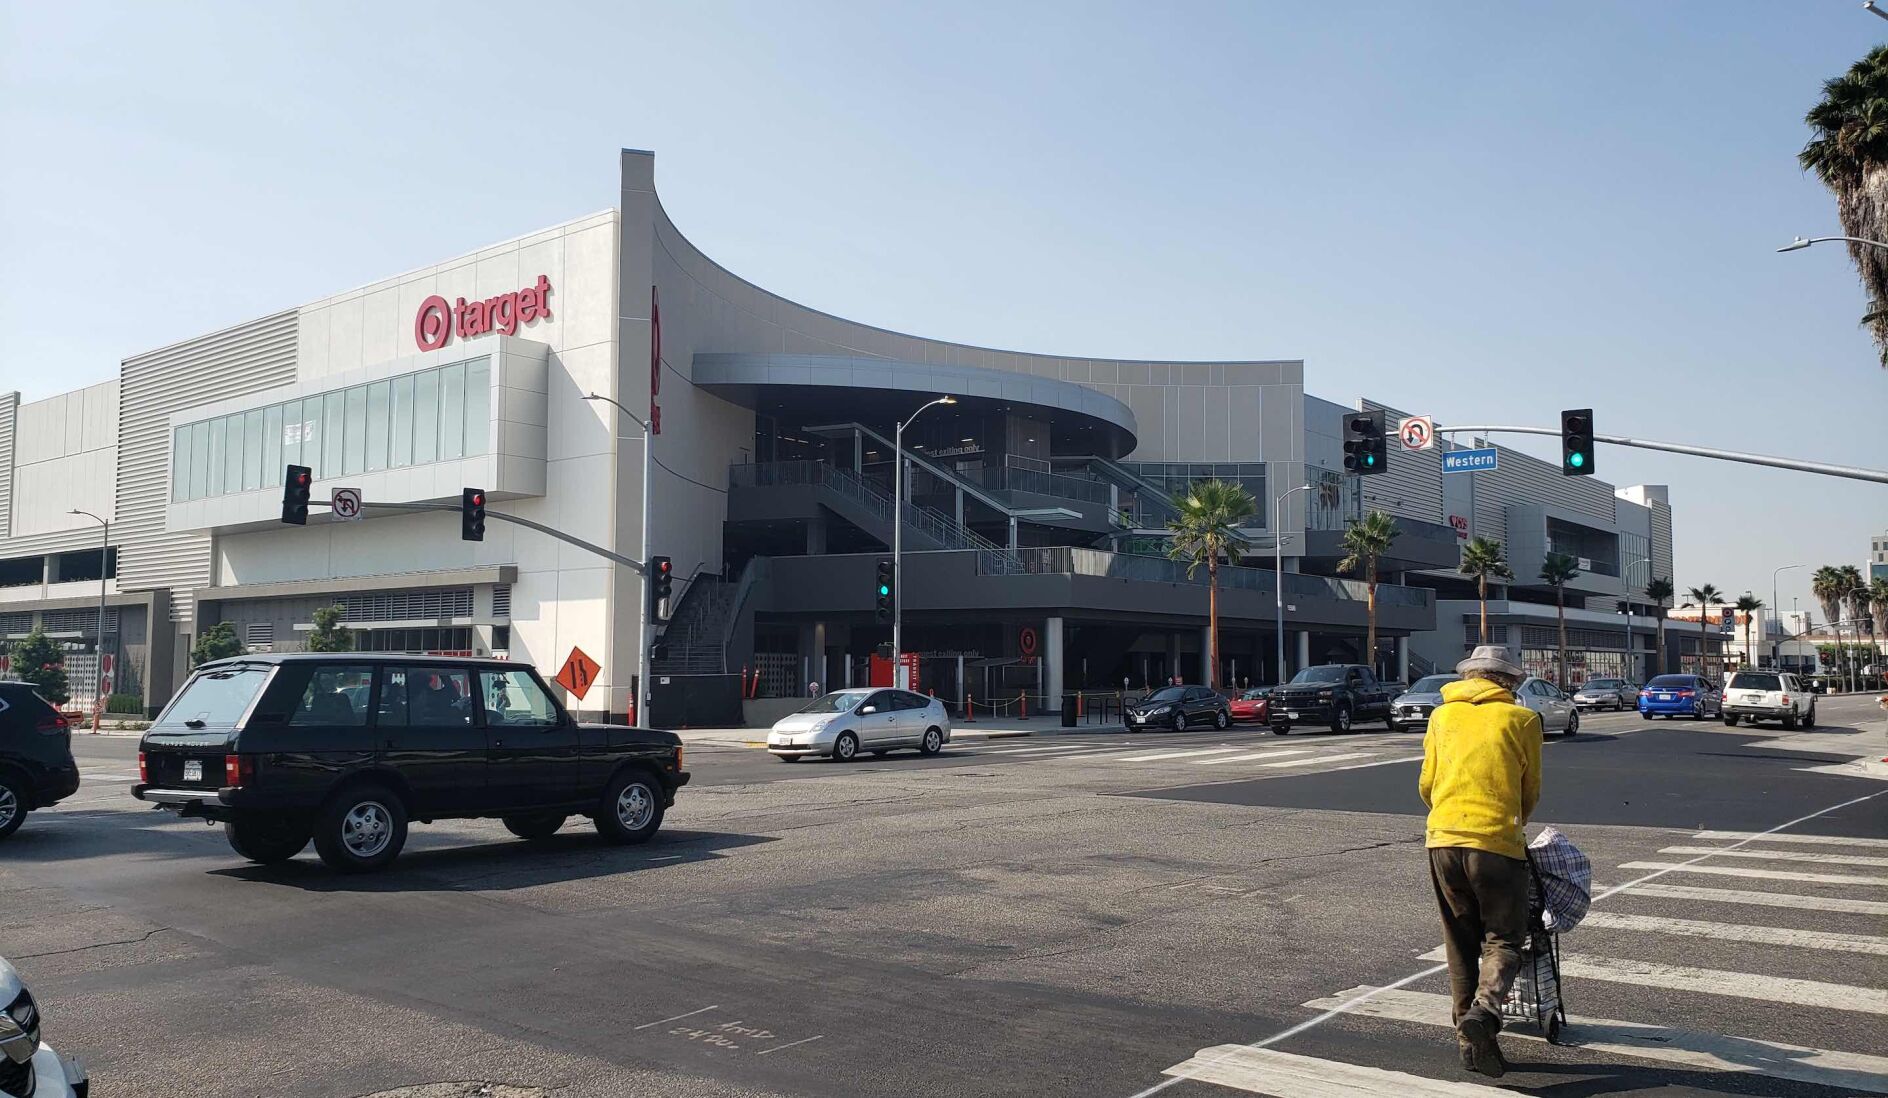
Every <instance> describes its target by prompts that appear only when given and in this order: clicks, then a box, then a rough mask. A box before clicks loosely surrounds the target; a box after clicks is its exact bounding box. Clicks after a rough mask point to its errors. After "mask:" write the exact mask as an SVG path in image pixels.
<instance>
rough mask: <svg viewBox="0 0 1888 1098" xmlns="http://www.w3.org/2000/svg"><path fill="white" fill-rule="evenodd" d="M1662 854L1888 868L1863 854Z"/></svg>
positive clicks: (1711, 850) (1702, 849)
mask: <svg viewBox="0 0 1888 1098" xmlns="http://www.w3.org/2000/svg"><path fill="white" fill-rule="evenodd" d="M1659 853H1660V854H1709V855H1711V856H1712V857H1714V858H1762V859H1764V860H1765V861H1771V862H1818V863H1821V864H1822V865H1863V866H1888V858H1871V857H1868V856H1866V855H1862V854H1818V853H1812V852H1810V851H1807V850H1724V849H1720V848H1718V847H1715V846H1668V847H1665V848H1663V849H1661V850H1660V851H1659Z"/></svg>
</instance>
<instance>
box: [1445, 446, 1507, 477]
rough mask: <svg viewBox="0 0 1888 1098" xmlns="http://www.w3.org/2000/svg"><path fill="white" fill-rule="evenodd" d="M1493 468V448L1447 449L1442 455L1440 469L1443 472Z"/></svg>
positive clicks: (1470, 471) (1466, 471) (1468, 471)
mask: <svg viewBox="0 0 1888 1098" xmlns="http://www.w3.org/2000/svg"><path fill="white" fill-rule="evenodd" d="M1493 468H1495V448H1494V447H1493V446H1490V447H1489V448H1488V449H1486V450H1449V451H1447V452H1445V453H1444V454H1443V455H1442V471H1443V472H1445V473H1473V472H1475V471H1476V470H1478V469H1493Z"/></svg>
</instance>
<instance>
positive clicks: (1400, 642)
mask: <svg viewBox="0 0 1888 1098" xmlns="http://www.w3.org/2000/svg"><path fill="white" fill-rule="evenodd" d="M1396 677H1397V678H1399V679H1401V680H1402V681H1404V682H1408V681H1409V638H1408V637H1398V638H1396Z"/></svg>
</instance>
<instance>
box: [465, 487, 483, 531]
mask: <svg viewBox="0 0 1888 1098" xmlns="http://www.w3.org/2000/svg"><path fill="white" fill-rule="evenodd" d="M459 540H460V541H484V540H485V489H483V488H467V489H465V490H464V491H462V492H460V493H459Z"/></svg>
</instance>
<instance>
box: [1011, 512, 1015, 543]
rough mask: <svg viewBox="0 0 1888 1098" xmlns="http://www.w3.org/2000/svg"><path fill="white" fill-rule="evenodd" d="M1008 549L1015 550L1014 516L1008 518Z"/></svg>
mask: <svg viewBox="0 0 1888 1098" xmlns="http://www.w3.org/2000/svg"><path fill="white" fill-rule="evenodd" d="M1010 548H1011V549H1014V548H1016V516H1015V515H1011V516H1010Z"/></svg>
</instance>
